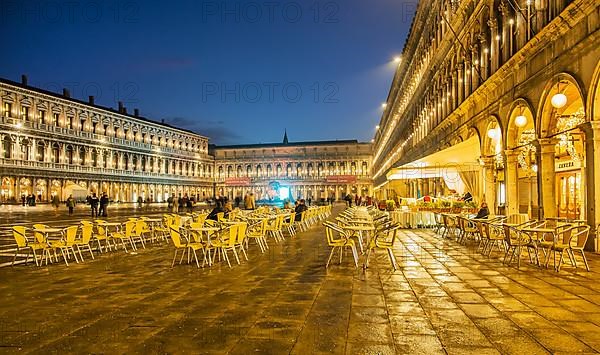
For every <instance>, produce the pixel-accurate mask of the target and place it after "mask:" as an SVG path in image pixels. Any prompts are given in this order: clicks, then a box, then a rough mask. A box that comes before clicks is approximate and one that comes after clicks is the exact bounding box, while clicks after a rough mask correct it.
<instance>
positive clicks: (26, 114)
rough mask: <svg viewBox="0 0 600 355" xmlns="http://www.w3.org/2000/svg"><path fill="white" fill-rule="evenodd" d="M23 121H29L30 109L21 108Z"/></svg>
mask: <svg viewBox="0 0 600 355" xmlns="http://www.w3.org/2000/svg"><path fill="white" fill-rule="evenodd" d="M21 119H22V120H25V121H29V107H27V106H22V107H21Z"/></svg>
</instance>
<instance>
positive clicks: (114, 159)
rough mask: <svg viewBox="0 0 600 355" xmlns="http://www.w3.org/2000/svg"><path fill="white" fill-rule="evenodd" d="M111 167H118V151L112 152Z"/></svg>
mask: <svg viewBox="0 0 600 355" xmlns="http://www.w3.org/2000/svg"><path fill="white" fill-rule="evenodd" d="M112 167H113V169H118V168H119V153H116V152H115V153H113V155H112Z"/></svg>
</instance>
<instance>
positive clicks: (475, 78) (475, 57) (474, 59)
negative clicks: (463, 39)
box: [471, 45, 481, 91]
mask: <svg viewBox="0 0 600 355" xmlns="http://www.w3.org/2000/svg"><path fill="white" fill-rule="evenodd" d="M471 63H472V64H473V70H471V82H472V86H471V91H475V90H476V89H477V88H478V87H479V77H480V75H481V63H480V62H479V51H478V50H477V46H476V45H473V47H472V48H471Z"/></svg>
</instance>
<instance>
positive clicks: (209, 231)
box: [187, 226, 221, 266]
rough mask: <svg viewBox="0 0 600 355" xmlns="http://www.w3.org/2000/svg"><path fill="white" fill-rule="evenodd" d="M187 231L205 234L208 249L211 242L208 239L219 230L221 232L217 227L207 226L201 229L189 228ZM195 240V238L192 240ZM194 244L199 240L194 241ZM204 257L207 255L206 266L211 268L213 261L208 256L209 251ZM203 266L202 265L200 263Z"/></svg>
mask: <svg viewBox="0 0 600 355" xmlns="http://www.w3.org/2000/svg"><path fill="white" fill-rule="evenodd" d="M187 230H189V231H192V232H197V233H200V235H203V234H205V235H206V245H207V246H208V247H210V245H211V240H210V238H211V237H212V236H213V235H214V234H216V233H217V232H218V231H219V230H221V228H219V227H209V226H202V227H194V228H192V227H190V228H187ZM194 239H196V238H194ZM196 242H200V240H196ZM206 255H208V266H212V264H213V260H212V258H211V256H210V251H209V252H208V253H206ZM202 264H203V265H204V263H202Z"/></svg>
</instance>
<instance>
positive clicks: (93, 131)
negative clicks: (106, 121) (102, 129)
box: [92, 122, 98, 134]
mask: <svg viewBox="0 0 600 355" xmlns="http://www.w3.org/2000/svg"><path fill="white" fill-rule="evenodd" d="M96 127H98V122H94V123H92V133H94V134H96Z"/></svg>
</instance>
